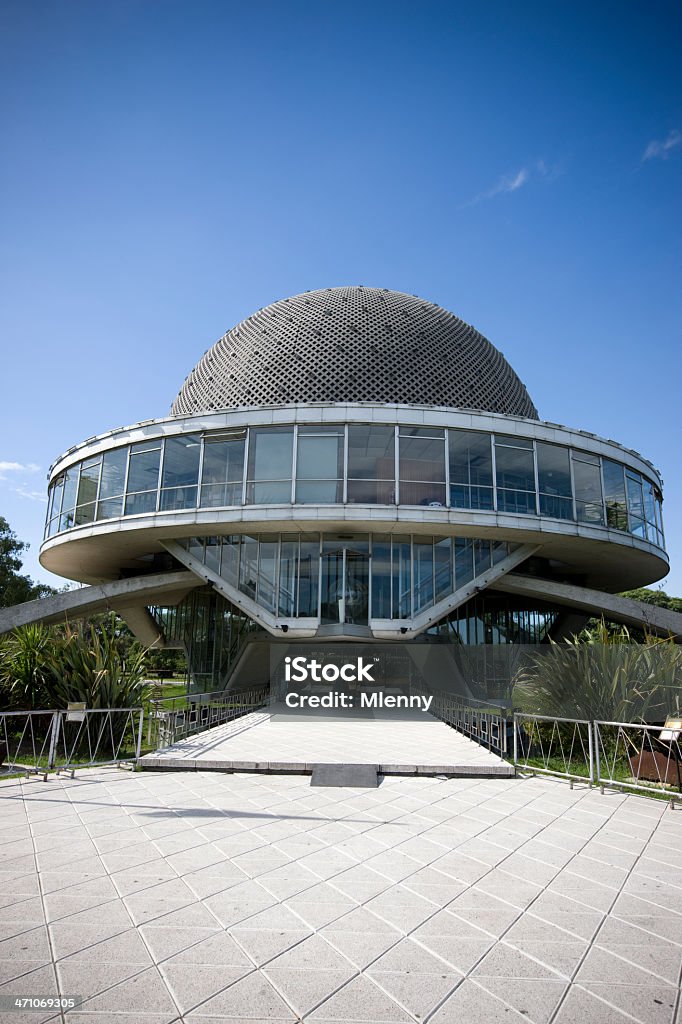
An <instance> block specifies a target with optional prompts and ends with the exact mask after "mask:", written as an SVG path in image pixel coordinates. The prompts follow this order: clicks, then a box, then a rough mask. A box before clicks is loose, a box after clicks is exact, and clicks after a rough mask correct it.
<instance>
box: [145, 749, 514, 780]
mask: <svg viewBox="0 0 682 1024" xmlns="http://www.w3.org/2000/svg"><path fill="white" fill-rule="evenodd" d="M137 767H138V769H139V770H142V771H155V772H158V771H168V772H178V771H183V772H263V773H269V774H272V775H312V773H313V771H314V770H315V769H316V768H318V767H320V762H312V761H311V762H307V761H232V760H228V759H227V758H225V759H222V758H221V759H219V760H209V759H208V758H204V757H201V758H189V757H172V756H163V755H159V754H147V755H146V756H145V757H142V758H140V760H139V761H138V764H137ZM335 767H341V765H336V766H335ZM346 767H357V765H346ZM373 767H375V768H376V771H377V773H378V774H379V775H446V776H447V777H448V778H465V779H472V778H493V779H508V778H513V776H514V775H515V774H516V772H515V770H514V765H513V764H508V763H507V762H506V761H501V760H500V761H498V762H497V763H493V764H476V763H469V764H377V765H375V766H373Z"/></svg>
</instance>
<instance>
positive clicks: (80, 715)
mask: <svg viewBox="0 0 682 1024" xmlns="http://www.w3.org/2000/svg"><path fill="white" fill-rule="evenodd" d="M85 713H86V712H85V701H72V702H71V703H69V704H67V705H66V721H67V722H84V721H85Z"/></svg>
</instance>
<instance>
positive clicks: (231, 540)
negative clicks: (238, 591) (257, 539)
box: [220, 536, 239, 587]
mask: <svg viewBox="0 0 682 1024" xmlns="http://www.w3.org/2000/svg"><path fill="white" fill-rule="evenodd" d="M222 547H223V550H222V554H221V562H220V575H221V576H222V577H223V579H224V580H227V582H228V583H231V584H232V586H233V587H236V586H237V585H238V583H239V537H238V536H231V537H223V545H222Z"/></svg>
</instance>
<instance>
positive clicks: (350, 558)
mask: <svg viewBox="0 0 682 1024" xmlns="http://www.w3.org/2000/svg"><path fill="white" fill-rule="evenodd" d="M320 612H321V616H320V622H321V623H322V624H326V625H331V624H336V623H351V624H353V625H356V626H366V625H367V624H368V621H369V539H368V538H359V537H353V539H352V540H348V541H344V539H343V538H341V537H335V538H329V539H325V540H324V542H323V544H322V578H321V607H320Z"/></svg>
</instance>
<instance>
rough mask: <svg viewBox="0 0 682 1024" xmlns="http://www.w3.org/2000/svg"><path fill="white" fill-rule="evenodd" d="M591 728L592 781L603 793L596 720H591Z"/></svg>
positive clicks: (598, 734) (599, 737)
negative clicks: (592, 738) (592, 739)
mask: <svg viewBox="0 0 682 1024" xmlns="http://www.w3.org/2000/svg"><path fill="white" fill-rule="evenodd" d="M592 728H593V730H594V741H593V753H592V756H593V758H594V781H595V783H596V784H597V785H598V786H599V791H600V792H601V793H602V794H603V793H604V787H603V785H602V781H601V767H600V761H601V758H600V756H599V741H600V739H601V736H600V733H599V723H598V722H596V721H595V722H593V723H592Z"/></svg>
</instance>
